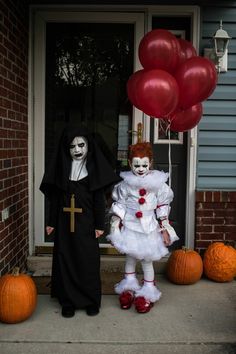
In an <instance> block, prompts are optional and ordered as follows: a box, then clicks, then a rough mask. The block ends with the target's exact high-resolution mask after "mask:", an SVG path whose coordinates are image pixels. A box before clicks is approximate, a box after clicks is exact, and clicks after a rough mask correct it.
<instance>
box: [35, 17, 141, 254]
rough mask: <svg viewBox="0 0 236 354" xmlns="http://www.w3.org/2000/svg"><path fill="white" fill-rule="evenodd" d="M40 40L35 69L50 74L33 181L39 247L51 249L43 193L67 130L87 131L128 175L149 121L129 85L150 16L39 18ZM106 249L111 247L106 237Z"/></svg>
mask: <svg viewBox="0 0 236 354" xmlns="http://www.w3.org/2000/svg"><path fill="white" fill-rule="evenodd" d="M62 21H63V22H62ZM42 32H43V34H42ZM37 33H38V38H37V40H36V41H35V52H36V53H39V56H37V54H36V57H35V61H36V63H35V69H36V68H44V74H45V80H44V81H42V76H41V77H40V78H41V89H42V91H41V93H42V92H43V98H41V102H43V106H42V105H41V107H43V108H42V109H41V111H40V106H39V101H40V100H36V102H35V105H36V128H35V134H36V139H35V164H36V165H37V169H40V173H38V172H37V173H36V174H35V181H36V182H35V195H37V198H36V199H35V204H36V207H35V234H36V247H37V246H45V245H51V244H52V242H53V238H52V237H51V236H47V234H46V233H45V223H46V220H47V213H48V205H47V201H46V200H44V198H43V196H42V195H40V193H39V192H38V187H39V185H40V181H41V178H42V175H43V172H44V170H45V168H46V167H47V166H48V165H49V164H50V160H51V157H52V154H53V152H54V149H55V146H56V145H57V142H58V138H59V137H60V135H61V132H62V129H63V128H64V127H65V125H66V124H68V123H70V124H72V125H80V124H83V125H85V126H87V128H88V130H89V131H90V132H92V133H94V134H95V135H96V137H97V140H98V142H99V143H100V146H101V148H102V150H103V153H104V155H105V156H106V157H107V160H108V161H109V162H110V163H111V165H112V166H113V168H114V169H115V170H116V171H117V173H118V172H119V171H120V170H122V169H124V168H127V152H128V146H129V145H130V144H131V143H132V142H134V141H135V139H134V137H135V136H134V135H133V134H132V132H134V131H135V129H136V127H137V124H138V123H142V122H143V115H142V112H140V111H139V110H137V109H134V108H133V107H132V105H131V104H130V102H129V100H128V99H127V94H126V83H127V81H128V78H129V76H130V75H131V74H132V73H133V72H134V71H136V70H138V69H140V66H139V63H138V60H137V58H138V55H137V45H136V43H139V41H140V40H141V38H142V36H143V35H144V14H143V13H134V14H132V13H93V12H91V13H85V12H83V13H81V12H80V13H78V14H77V16H76V17H75V14H71V16H69V15H68V16H67V19H66V17H65V16H64V15H62V14H55V13H52V14H51V17H50V15H48V14H47V16H45V15H44V22H42V13H41V14H38V17H37V18H36V34H37ZM39 33H40V35H39ZM42 53H43V54H42ZM44 74H43V75H44ZM35 75H36V83H37V85H36V87H35V90H36V96H37V97H39V94H38V90H39V89H40V85H39V82H40V78H38V75H42V73H41V72H40V73H39V72H38V71H37V69H36V73H35ZM100 245H101V247H102V248H106V247H109V246H110V245H109V244H108V242H107V241H106V239H105V237H103V238H101V239H100Z"/></svg>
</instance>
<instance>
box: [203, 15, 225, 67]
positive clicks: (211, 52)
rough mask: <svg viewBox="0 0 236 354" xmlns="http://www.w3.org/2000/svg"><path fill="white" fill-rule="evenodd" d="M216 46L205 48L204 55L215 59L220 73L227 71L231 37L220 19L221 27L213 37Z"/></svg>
mask: <svg viewBox="0 0 236 354" xmlns="http://www.w3.org/2000/svg"><path fill="white" fill-rule="evenodd" d="M212 39H213V41H214V48H205V49H204V56H205V57H208V58H209V59H211V60H212V61H214V63H215V65H216V68H217V70H218V73H220V72H226V71H227V69H228V49H227V48H228V44H229V40H230V39H231V37H230V36H229V35H228V33H227V32H226V31H225V30H223V28H222V20H220V28H219V29H218V30H217V31H216V33H215V34H214V36H213V37H212Z"/></svg>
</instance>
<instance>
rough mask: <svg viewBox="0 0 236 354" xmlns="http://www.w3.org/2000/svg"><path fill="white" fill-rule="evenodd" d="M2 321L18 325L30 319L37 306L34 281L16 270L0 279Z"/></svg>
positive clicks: (0, 315)
mask: <svg viewBox="0 0 236 354" xmlns="http://www.w3.org/2000/svg"><path fill="white" fill-rule="evenodd" d="M0 304H1V306H0V321H2V322H5V323H18V322H22V321H24V320H26V319H27V318H28V317H30V316H31V315H32V313H33V311H34V310H35V307H36V304H37V290H36V286H35V283H34V281H33V280H32V279H31V277H30V276H28V275H27V274H23V273H19V268H15V269H14V270H13V273H12V274H5V275H3V276H2V277H1V278H0Z"/></svg>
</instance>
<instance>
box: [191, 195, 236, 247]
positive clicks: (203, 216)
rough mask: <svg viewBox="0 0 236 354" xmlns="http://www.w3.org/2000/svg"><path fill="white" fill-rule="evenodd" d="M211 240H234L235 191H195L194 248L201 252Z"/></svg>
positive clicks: (231, 241) (235, 225)
mask: <svg viewBox="0 0 236 354" xmlns="http://www.w3.org/2000/svg"><path fill="white" fill-rule="evenodd" d="M212 241H223V242H230V243H232V244H234V243H235V242H236V192H224V191H197V192H196V238H195V248H196V249H197V250H198V251H199V252H200V253H203V252H204V250H205V249H206V247H207V246H208V245H209V244H210V243H212Z"/></svg>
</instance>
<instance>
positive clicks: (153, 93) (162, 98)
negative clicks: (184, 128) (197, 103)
mask: <svg viewBox="0 0 236 354" xmlns="http://www.w3.org/2000/svg"><path fill="white" fill-rule="evenodd" d="M136 98H137V102H138V105H139V107H141V110H142V111H143V112H144V113H146V114H148V115H149V116H151V117H156V118H163V117H165V116H168V115H169V114H170V113H171V112H173V111H174V110H175V109H176V107H177V105H178V101H179V88H178V85H177V83H176V80H175V79H174V77H173V76H172V75H170V74H169V73H168V72H166V71H163V70H157V69H156V70H145V71H144V72H143V73H142V76H141V77H140V79H139V80H138V82H137V86H136Z"/></svg>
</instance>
